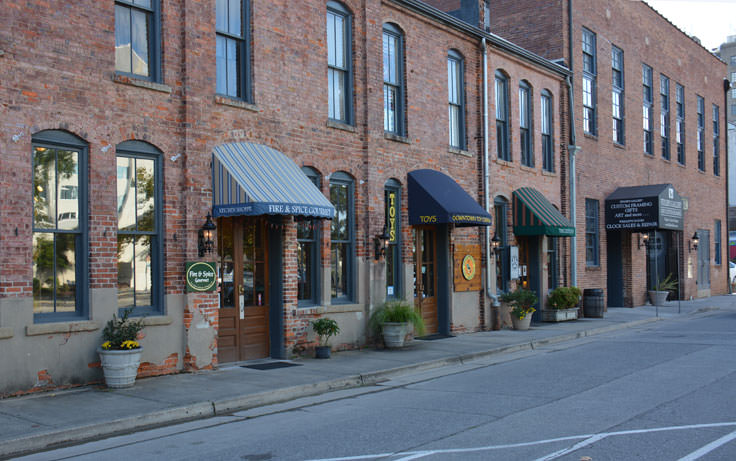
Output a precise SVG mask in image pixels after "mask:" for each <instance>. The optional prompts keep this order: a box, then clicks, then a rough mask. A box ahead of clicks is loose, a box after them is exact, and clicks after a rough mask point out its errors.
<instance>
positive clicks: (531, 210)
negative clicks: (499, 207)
mask: <svg viewBox="0 0 736 461" xmlns="http://www.w3.org/2000/svg"><path fill="white" fill-rule="evenodd" d="M514 234H515V235H549V236H552V237H573V236H575V227H574V226H573V225H572V224H570V221H569V220H568V219H567V218H566V217H564V216H562V213H560V212H559V211H558V210H557V208H555V207H554V205H552V204H551V203H550V202H549V200H547V198H546V197H545V196H544V195H542V193H541V192H539V191H538V190H536V189H534V188H532V187H521V188H519V189H516V190H515V191H514Z"/></svg>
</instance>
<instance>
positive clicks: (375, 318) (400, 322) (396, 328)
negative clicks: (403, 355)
mask: <svg viewBox="0 0 736 461" xmlns="http://www.w3.org/2000/svg"><path fill="white" fill-rule="evenodd" d="M410 324H411V325H413V327H414V332H415V333H416V334H419V335H421V334H423V333H424V321H423V320H422V316H421V315H420V314H419V312H417V311H416V310H415V309H414V306H413V305H411V304H409V303H408V302H407V301H389V302H386V303H384V304H383V305H382V306H380V307H379V308H378V309H376V310H375V312H373V314H372V315H371V319H370V325H371V328H372V329H373V331H374V332H375V333H376V334H377V335H381V336H383V342H384V344H385V345H386V347H387V348H398V347H403V346H404V342H405V339H406V335H407V333H408V332H409V325H410Z"/></svg>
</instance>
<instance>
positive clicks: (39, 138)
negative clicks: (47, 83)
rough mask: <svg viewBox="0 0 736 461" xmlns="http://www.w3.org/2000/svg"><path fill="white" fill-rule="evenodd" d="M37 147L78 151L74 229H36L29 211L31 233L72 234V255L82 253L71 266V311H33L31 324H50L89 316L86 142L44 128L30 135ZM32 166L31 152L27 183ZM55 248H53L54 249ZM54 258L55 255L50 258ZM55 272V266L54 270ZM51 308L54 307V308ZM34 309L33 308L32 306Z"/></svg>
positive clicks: (67, 133)
mask: <svg viewBox="0 0 736 461" xmlns="http://www.w3.org/2000/svg"><path fill="white" fill-rule="evenodd" d="M38 147H44V148H47V149H58V150H74V151H76V152H77V153H78V158H77V175H78V188H77V191H78V193H77V223H78V224H77V230H76V231H64V230H59V229H58V228H57V227H55V228H54V229H50V228H36V227H35V220H34V218H33V212H32V218H31V220H32V228H31V229H32V233H33V234H35V233H37V232H38V233H50V234H53V235H54V236H56V234H74V235H75V236H76V237H75V255H83V257H80V258H79V261H78V264H77V265H76V268H75V287H76V289H75V292H76V299H75V310H74V312H50V313H36V312H34V313H33V323H50V322H64V321H78V320H83V319H87V318H89V279H90V274H89V257H88V255H89V218H88V212H89V198H88V197H89V195H88V187H89V177H88V175H89V163H88V162H89V144H88V143H87V142H86V141H84V140H83V139H82V138H79V137H78V136H76V135H73V134H71V133H69V132H66V131H61V130H44V131H40V132H37V133H35V134H33V135H32V137H31V150H32V151H34V150H35V149H36V148H38ZM34 171H35V165H34V162H33V155H32V157H31V185H33V184H34V183H35V181H34ZM54 240H55V239H54ZM54 251H55V250H54ZM54 259H55V258H54ZM75 262H77V261H76V258H75ZM54 271H56V269H54ZM54 304H56V294H54ZM54 309H55V307H54ZM34 310H35V309H34Z"/></svg>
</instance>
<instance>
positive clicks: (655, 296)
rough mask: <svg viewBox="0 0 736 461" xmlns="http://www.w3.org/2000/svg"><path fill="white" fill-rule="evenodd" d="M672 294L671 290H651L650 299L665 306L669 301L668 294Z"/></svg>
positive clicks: (657, 304) (655, 303)
mask: <svg viewBox="0 0 736 461" xmlns="http://www.w3.org/2000/svg"><path fill="white" fill-rule="evenodd" d="M669 294H670V292H669V291H654V290H649V300H650V301H651V303H652V304H653V305H655V306H664V304H665V302H666V301H667V296H668V295H669Z"/></svg>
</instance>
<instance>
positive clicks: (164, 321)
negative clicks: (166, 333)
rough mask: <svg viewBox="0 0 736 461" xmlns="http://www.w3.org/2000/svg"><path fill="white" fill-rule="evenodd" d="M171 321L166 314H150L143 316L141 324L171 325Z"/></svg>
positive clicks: (153, 325) (150, 325) (151, 325)
mask: <svg viewBox="0 0 736 461" xmlns="http://www.w3.org/2000/svg"><path fill="white" fill-rule="evenodd" d="M171 322H173V320H172V319H171V317H169V316H168V315H151V316H148V317H143V325H144V326H147V327H157V326H164V325H171Z"/></svg>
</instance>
